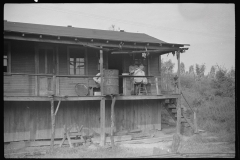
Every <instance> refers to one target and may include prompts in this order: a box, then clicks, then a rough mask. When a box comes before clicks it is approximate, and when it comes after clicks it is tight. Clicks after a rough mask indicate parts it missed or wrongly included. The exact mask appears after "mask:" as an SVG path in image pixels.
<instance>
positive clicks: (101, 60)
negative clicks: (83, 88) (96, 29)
mask: <svg viewBox="0 0 240 160" xmlns="http://www.w3.org/2000/svg"><path fill="white" fill-rule="evenodd" d="M100 74H101V95H103V50H100Z"/></svg>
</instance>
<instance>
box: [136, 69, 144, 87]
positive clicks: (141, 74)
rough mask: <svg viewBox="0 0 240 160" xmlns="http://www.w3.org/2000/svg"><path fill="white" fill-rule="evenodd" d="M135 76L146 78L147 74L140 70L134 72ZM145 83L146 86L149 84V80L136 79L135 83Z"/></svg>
mask: <svg viewBox="0 0 240 160" xmlns="http://www.w3.org/2000/svg"><path fill="white" fill-rule="evenodd" d="M134 76H145V72H144V71H143V70H141V69H140V68H138V69H136V70H135V72H134ZM139 82H143V83H144V84H147V78H145V77H139V78H137V77H134V83H139Z"/></svg>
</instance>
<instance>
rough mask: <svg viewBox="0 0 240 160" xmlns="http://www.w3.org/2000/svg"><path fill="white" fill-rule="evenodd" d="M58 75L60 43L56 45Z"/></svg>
mask: <svg viewBox="0 0 240 160" xmlns="http://www.w3.org/2000/svg"><path fill="white" fill-rule="evenodd" d="M55 48H56V65H55V66H56V73H55V74H56V75H58V74H59V46H58V44H57V45H56V47H55Z"/></svg>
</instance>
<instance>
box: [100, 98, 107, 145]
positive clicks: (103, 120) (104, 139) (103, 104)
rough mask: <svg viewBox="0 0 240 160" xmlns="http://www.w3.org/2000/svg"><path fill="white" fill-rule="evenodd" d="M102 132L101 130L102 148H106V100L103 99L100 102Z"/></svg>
mask: <svg viewBox="0 0 240 160" xmlns="http://www.w3.org/2000/svg"><path fill="white" fill-rule="evenodd" d="M100 103H101V104H100V130H101V140H100V146H105V142H106V135H105V98H102V99H101V102H100Z"/></svg>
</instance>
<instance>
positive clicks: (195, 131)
mask: <svg viewBox="0 0 240 160" xmlns="http://www.w3.org/2000/svg"><path fill="white" fill-rule="evenodd" d="M193 117H194V118H193V119H194V133H198V126H197V115H196V111H194V112H193Z"/></svg>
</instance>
